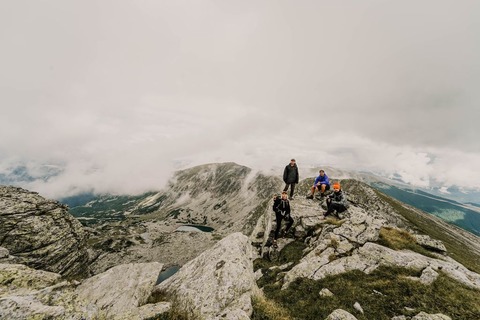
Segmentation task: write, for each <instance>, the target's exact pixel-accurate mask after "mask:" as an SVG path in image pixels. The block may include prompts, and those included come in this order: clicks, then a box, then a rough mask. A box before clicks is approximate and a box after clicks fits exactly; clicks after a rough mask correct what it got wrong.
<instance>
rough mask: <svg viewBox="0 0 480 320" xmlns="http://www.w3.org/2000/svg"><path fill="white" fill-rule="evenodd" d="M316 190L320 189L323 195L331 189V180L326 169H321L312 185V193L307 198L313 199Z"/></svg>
mask: <svg viewBox="0 0 480 320" xmlns="http://www.w3.org/2000/svg"><path fill="white" fill-rule="evenodd" d="M316 190H318V191H320V195H321V196H322V197H323V196H324V195H325V191H327V190H330V180H329V179H328V176H327V174H326V173H325V171H324V170H320V171H319V175H318V177H316V178H315V182H314V183H313V186H312V194H310V195H308V196H307V199H313V195H314V194H315V191H316Z"/></svg>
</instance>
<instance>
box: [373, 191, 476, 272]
mask: <svg viewBox="0 0 480 320" xmlns="http://www.w3.org/2000/svg"><path fill="white" fill-rule="evenodd" d="M374 191H375V193H376V194H377V196H378V197H379V198H380V199H381V200H383V201H385V202H386V203H387V204H389V205H390V206H392V207H393V208H394V209H395V211H397V213H399V214H400V215H402V216H403V217H404V218H405V219H407V220H408V222H409V223H410V224H411V225H412V226H414V227H415V228H416V229H417V230H418V231H419V232H420V233H423V234H427V235H429V236H430V237H432V238H433V239H438V240H440V241H442V242H443V244H444V245H445V247H446V248H447V253H448V255H449V256H450V257H452V258H453V259H454V260H456V261H458V262H460V263H461V264H463V265H464V266H465V267H466V268H468V269H470V270H471V271H474V272H476V273H480V263H478V261H479V259H480V257H479V256H478V255H476V254H475V253H473V252H472V251H470V250H468V247H466V245H465V244H464V243H463V242H461V241H459V240H458V239H456V238H455V234H451V233H448V232H445V230H444V229H443V228H438V226H437V225H436V224H435V223H432V221H431V220H430V219H427V218H424V217H422V216H421V215H419V214H417V213H416V212H415V211H413V210H409V209H407V208H405V207H404V206H402V205H401V204H400V203H399V202H398V201H396V200H395V199H392V198H390V197H388V196H387V195H385V194H383V193H381V192H380V191H378V190H374Z"/></svg>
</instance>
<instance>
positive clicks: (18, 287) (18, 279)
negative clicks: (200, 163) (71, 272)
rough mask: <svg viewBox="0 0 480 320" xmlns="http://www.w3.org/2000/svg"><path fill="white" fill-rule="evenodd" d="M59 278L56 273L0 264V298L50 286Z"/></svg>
mask: <svg viewBox="0 0 480 320" xmlns="http://www.w3.org/2000/svg"><path fill="white" fill-rule="evenodd" d="M60 278H61V276H60V275H59V274H58V273H53V272H47V271H43V270H35V269H32V268H29V267H27V266H25V265H22V264H0V298H1V297H3V296H6V295H11V294H24V293H28V292H31V291H32V290H38V289H41V288H45V287H48V286H52V285H54V284H56V283H57V282H58V281H59V280H60Z"/></svg>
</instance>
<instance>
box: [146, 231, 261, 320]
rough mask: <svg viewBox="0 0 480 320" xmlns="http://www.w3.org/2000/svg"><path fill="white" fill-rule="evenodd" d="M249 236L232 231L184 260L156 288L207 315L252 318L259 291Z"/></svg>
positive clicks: (192, 310) (182, 305) (182, 306)
mask: <svg viewBox="0 0 480 320" xmlns="http://www.w3.org/2000/svg"><path fill="white" fill-rule="evenodd" d="M252 254H253V249H252V246H251V245H250V243H249V239H248V237H246V236H244V235H242V234H241V233H233V234H231V235H229V236H227V237H225V238H224V239H222V240H221V241H219V242H218V243H217V244H216V245H215V246H214V247H213V248H212V249H210V250H207V251H205V252H204V253H202V254H201V255H200V256H198V257H197V258H195V259H194V260H192V261H190V262H189V263H187V264H185V265H184V266H183V267H182V268H181V269H180V270H179V271H178V272H177V273H176V274H175V275H174V276H172V277H171V278H169V279H167V280H166V281H164V282H162V283H160V284H159V285H158V286H156V288H155V290H154V292H155V293H157V294H159V295H166V296H167V297H169V298H170V299H174V303H175V304H177V307H178V308H180V309H181V310H188V311H189V312H190V313H191V314H192V315H199V316H200V317H202V318H205V319H232V320H234V319H250V315H251V314H252V311H253V308H252V303H251V297H252V295H254V294H257V293H258V290H259V289H258V287H257V284H256V282H255V275H254V273H253V264H252Z"/></svg>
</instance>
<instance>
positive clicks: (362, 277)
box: [264, 267, 480, 320]
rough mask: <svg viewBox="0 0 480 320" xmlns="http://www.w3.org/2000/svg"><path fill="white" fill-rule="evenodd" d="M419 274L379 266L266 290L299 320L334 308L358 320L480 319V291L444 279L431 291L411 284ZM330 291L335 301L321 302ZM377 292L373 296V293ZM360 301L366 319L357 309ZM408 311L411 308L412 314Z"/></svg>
mask: <svg viewBox="0 0 480 320" xmlns="http://www.w3.org/2000/svg"><path fill="white" fill-rule="evenodd" d="M407 276H419V274H418V271H413V270H409V269H403V268H393V267H380V268H379V269H377V270H376V271H374V272H373V273H371V274H369V275H367V274H365V273H363V272H361V271H352V272H348V273H344V274H341V275H337V276H331V277H327V278H325V279H322V280H319V281H314V280H309V279H304V278H300V279H297V280H296V281H294V282H293V283H292V284H291V285H290V286H289V287H288V288H287V289H286V290H280V286H279V285H278V284H275V283H273V282H271V283H269V284H266V285H265V287H264V292H265V295H266V296H267V298H268V299H271V300H273V301H275V302H276V303H277V304H279V305H281V306H283V307H284V308H286V309H287V310H288V311H289V313H290V314H291V315H295V318H297V319H305V320H308V319H324V318H326V317H327V316H328V315H329V314H330V313H331V312H332V311H333V310H335V309H338V308H340V309H344V310H346V311H348V312H350V313H352V314H353V315H355V316H356V317H357V318H358V319H359V320H362V319H379V320H380V319H391V318H392V317H393V316H397V315H402V314H403V315H407V316H411V315H412V314H417V313H418V312H420V311H425V312H427V313H443V314H445V315H448V316H450V317H452V318H453V319H465V320H467V319H472V320H473V319H480V291H478V290H474V289H471V288H468V287H466V286H464V285H462V284H460V283H458V282H456V281H455V280H452V279H451V278H449V277H447V276H446V275H444V274H440V276H439V277H438V279H437V280H436V281H435V282H434V283H433V284H432V285H430V286H428V285H423V284H421V283H420V282H418V281H412V280H410V279H408V278H407ZM323 288H328V289H329V290H330V291H332V292H333V293H334V296H333V297H321V296H320V295H319V292H320V290H321V289H323ZM374 290H375V291H374ZM355 302H359V303H360V305H361V306H362V308H363V310H364V311H365V314H364V315H362V314H360V313H359V312H358V311H356V310H355V309H354V308H353V305H354V304H355ZM406 307H408V308H413V309H414V310H415V311H413V313H408V312H407V311H406V309H405V308H406Z"/></svg>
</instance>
